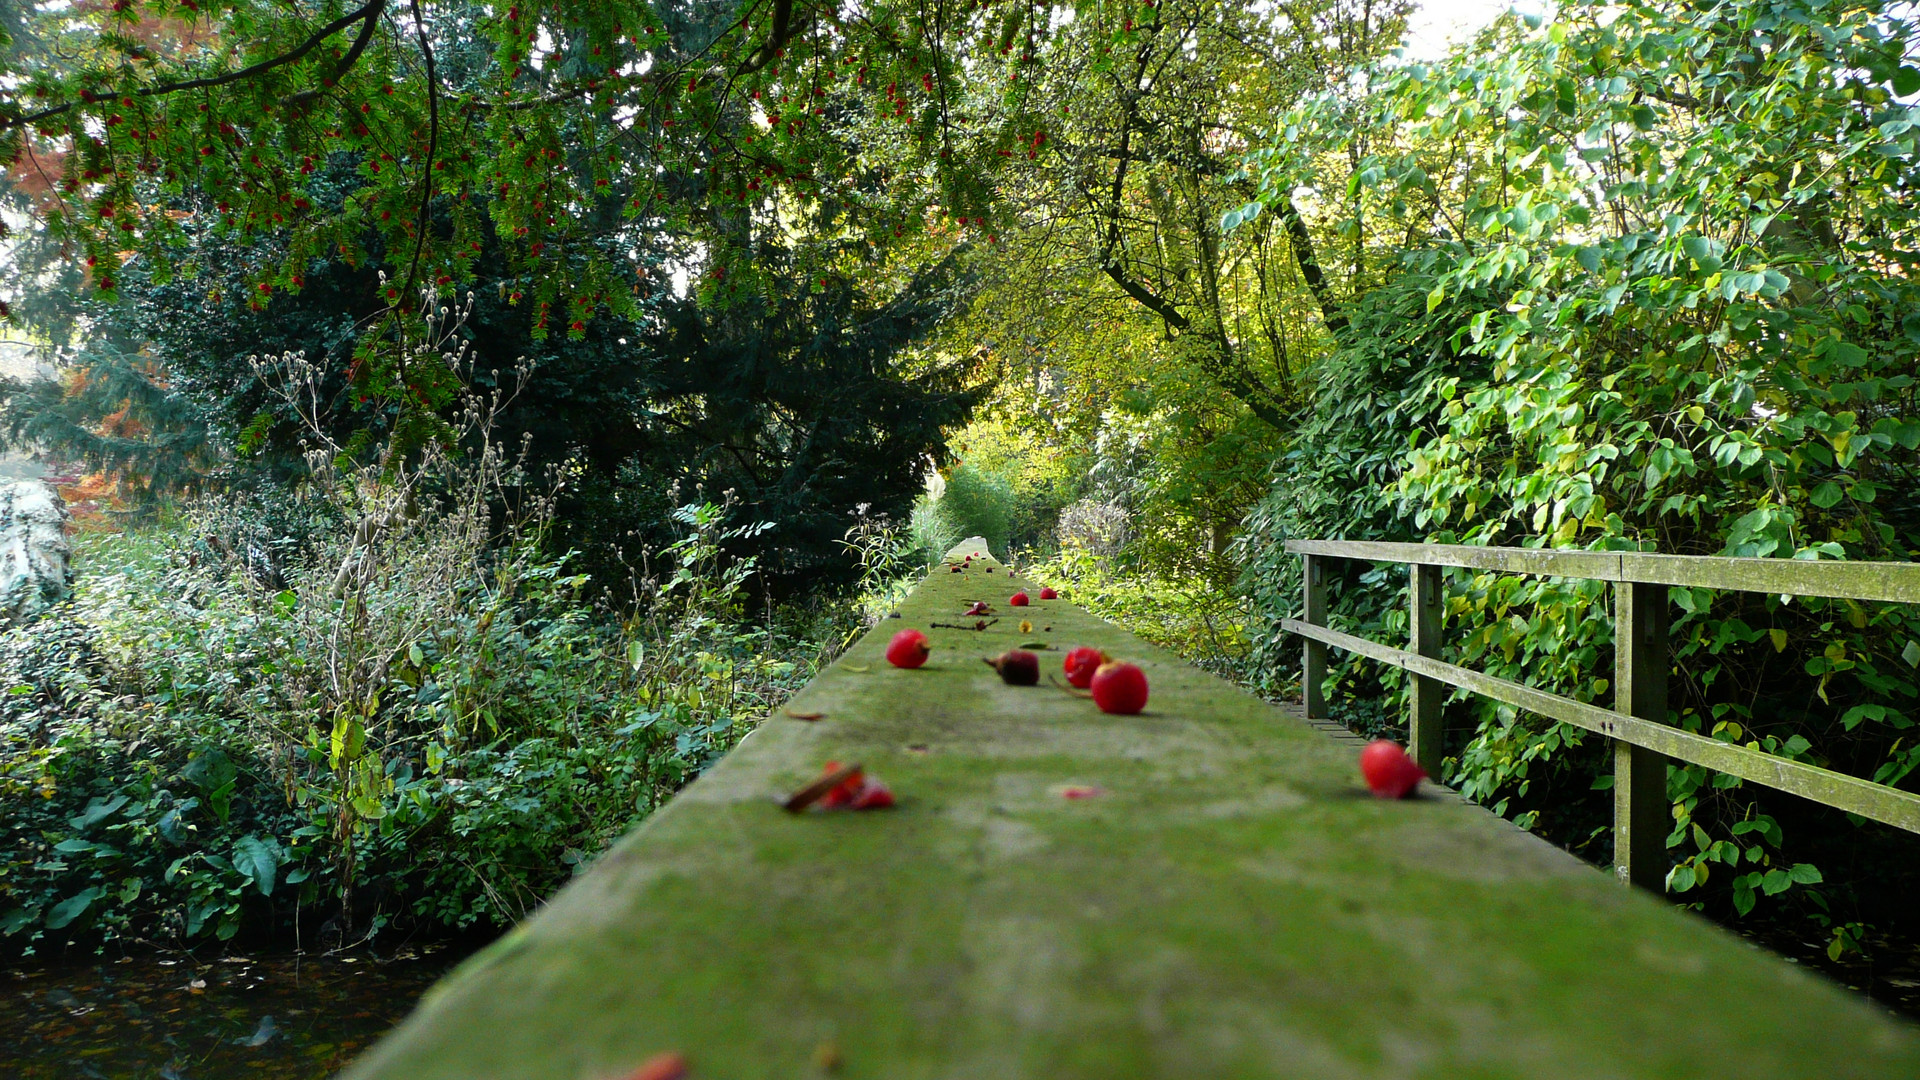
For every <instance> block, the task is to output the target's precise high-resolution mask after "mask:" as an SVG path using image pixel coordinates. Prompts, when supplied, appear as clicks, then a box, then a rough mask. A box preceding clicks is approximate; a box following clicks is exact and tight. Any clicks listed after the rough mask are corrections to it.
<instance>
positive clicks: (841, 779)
mask: <svg viewBox="0 0 1920 1080" xmlns="http://www.w3.org/2000/svg"><path fill="white" fill-rule="evenodd" d="M865 782H866V778H865V776H864V775H863V774H862V773H861V771H860V766H859V764H858V763H855V764H852V765H842V764H840V763H839V762H837V761H829V762H827V767H826V768H825V769H823V770H821V772H820V778H819V779H817V780H815V781H814V782H813V783H811V784H808V785H807V786H806V787H803V788H801V789H800V790H799V791H796V792H794V793H793V794H791V795H789V796H787V798H786V801H785V802H783V803H781V804H780V805H781V806H782V807H784V808H785V809H786V810H787V811H788V812H789V813H794V814H797V813H799V812H800V811H802V810H805V809H807V808H808V807H810V806H812V805H813V804H815V803H819V804H820V805H822V806H843V805H845V804H846V803H847V802H848V801H849V800H851V799H852V798H853V796H854V795H855V794H857V793H858V792H859V791H860V787H861V785H862V784H864V783H865Z"/></svg>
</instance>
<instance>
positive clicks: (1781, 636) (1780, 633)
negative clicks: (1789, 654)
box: [1767, 627, 1787, 652]
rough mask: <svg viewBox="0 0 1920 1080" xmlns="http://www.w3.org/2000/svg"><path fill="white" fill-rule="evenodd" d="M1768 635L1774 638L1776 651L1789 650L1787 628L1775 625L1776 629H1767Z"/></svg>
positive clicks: (1774, 649)
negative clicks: (1783, 628)
mask: <svg viewBox="0 0 1920 1080" xmlns="http://www.w3.org/2000/svg"><path fill="white" fill-rule="evenodd" d="M1767 636H1768V637H1770V638H1772V639H1773V651H1774V652H1786V651H1787V632H1786V631H1785V630H1782V629H1780V628H1778V627H1775V628H1774V629H1772V630H1769V631H1767Z"/></svg>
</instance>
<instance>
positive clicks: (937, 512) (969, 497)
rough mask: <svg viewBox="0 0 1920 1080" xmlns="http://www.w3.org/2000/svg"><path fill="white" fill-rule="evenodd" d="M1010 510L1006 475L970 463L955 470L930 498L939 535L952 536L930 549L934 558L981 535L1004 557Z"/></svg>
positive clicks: (1010, 486)
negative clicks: (937, 495)
mask: <svg viewBox="0 0 1920 1080" xmlns="http://www.w3.org/2000/svg"><path fill="white" fill-rule="evenodd" d="M1013 510H1014V499H1013V485H1012V484H1011V483H1009V482H1008V481H1007V479H1006V477H1003V476H1001V475H999V474H998V473H992V472H987V471H985V470H983V469H979V468H976V467H975V466H972V465H962V466H960V467H958V468H956V469H954V470H953V471H952V472H951V473H949V474H948V475H947V486H946V488H945V490H943V491H942V492H941V493H940V497H939V498H938V499H935V500H934V501H933V514H934V516H935V518H936V519H937V520H938V522H939V525H940V530H939V535H940V536H943V537H946V536H950V537H951V539H949V540H947V541H946V546H945V547H940V548H938V549H937V550H934V551H933V553H932V554H933V558H936V559H937V558H939V557H940V556H942V555H945V554H946V553H947V550H948V548H951V547H952V546H953V545H954V544H957V543H959V542H960V541H962V540H965V539H966V538H967V537H969V536H978V537H981V538H982V539H984V540H986V542H987V547H988V548H990V549H991V550H992V551H993V554H994V556H995V557H996V558H1001V559H1004V558H1006V557H1007V540H1008V539H1009V537H1010V536H1011V534H1012V529H1013ZM929 539H932V534H931V533H930V534H929Z"/></svg>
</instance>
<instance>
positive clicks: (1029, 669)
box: [986, 649, 1040, 686]
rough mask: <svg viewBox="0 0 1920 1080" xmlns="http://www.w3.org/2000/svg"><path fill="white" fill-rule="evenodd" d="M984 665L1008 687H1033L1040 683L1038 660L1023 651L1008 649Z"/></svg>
mask: <svg viewBox="0 0 1920 1080" xmlns="http://www.w3.org/2000/svg"><path fill="white" fill-rule="evenodd" d="M986 663H987V666H988V667H990V668H992V669H993V670H995V671H997V672H999V673H1000V681H1001V682H1004V683H1006V684H1007V685H1008V686H1033V685H1035V684H1037V683H1039V681H1040V658H1039V657H1037V656H1035V655H1033V654H1032V653H1030V652H1028V651H1026V650H1025V649H1008V650H1007V651H1006V652H1004V653H1001V654H1000V655H999V656H996V657H992V658H990V659H989V660H987V662H986Z"/></svg>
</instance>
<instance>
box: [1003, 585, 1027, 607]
mask: <svg viewBox="0 0 1920 1080" xmlns="http://www.w3.org/2000/svg"><path fill="white" fill-rule="evenodd" d="M1007 603H1009V604H1011V605H1013V606H1014V607H1026V606H1027V593H1026V590H1025V589H1022V590H1021V591H1019V592H1017V593H1014V594H1013V595H1012V596H1009V597H1007Z"/></svg>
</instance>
